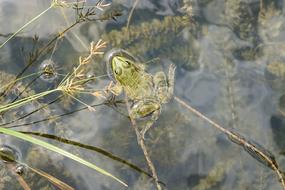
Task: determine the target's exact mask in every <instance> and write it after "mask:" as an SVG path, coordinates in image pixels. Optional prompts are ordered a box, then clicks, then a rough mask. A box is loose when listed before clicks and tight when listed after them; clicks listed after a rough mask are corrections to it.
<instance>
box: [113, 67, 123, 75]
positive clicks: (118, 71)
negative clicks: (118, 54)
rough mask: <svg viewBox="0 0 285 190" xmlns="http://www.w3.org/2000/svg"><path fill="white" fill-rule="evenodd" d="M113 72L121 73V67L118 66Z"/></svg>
mask: <svg viewBox="0 0 285 190" xmlns="http://www.w3.org/2000/svg"><path fill="white" fill-rule="evenodd" d="M115 74H116V75H121V74H122V69H121V68H120V67H118V68H116V69H115Z"/></svg>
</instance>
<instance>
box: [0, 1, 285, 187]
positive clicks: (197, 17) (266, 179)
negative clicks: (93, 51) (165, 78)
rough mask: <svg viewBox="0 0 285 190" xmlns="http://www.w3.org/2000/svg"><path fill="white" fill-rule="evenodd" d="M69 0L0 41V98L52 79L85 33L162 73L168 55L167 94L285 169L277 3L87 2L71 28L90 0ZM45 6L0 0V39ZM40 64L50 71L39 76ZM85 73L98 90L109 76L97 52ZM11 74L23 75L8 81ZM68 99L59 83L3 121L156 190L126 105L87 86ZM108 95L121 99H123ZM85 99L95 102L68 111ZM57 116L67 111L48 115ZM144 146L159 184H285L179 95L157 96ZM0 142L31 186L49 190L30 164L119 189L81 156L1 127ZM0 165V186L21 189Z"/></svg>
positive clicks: (68, 64) (73, 58)
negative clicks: (158, 106)
mask: <svg viewBox="0 0 285 190" xmlns="http://www.w3.org/2000/svg"><path fill="white" fill-rule="evenodd" d="M59 2H62V1H59ZM66 2H67V3H73V4H69V6H66V5H67V4H63V6H62V7H60V6H55V7H52V8H50V9H49V10H47V11H46V12H45V13H44V14H42V15H41V16H40V17H39V18H38V19H36V20H35V21H34V22H32V23H31V24H29V25H27V27H25V28H24V29H23V30H21V31H20V32H19V33H18V34H17V35H16V36H15V37H14V38H12V39H11V40H10V41H8V43H6V44H5V45H4V46H3V47H1V48H0V70H1V71H0V80H1V83H0V84H1V87H2V88H1V105H5V104H8V103H11V102H13V101H15V100H16V99H21V98H24V97H27V96H30V95H31V94H38V93H41V92H44V91H47V90H52V89H54V88H56V87H57V85H58V84H59V83H60V82H61V80H62V79H63V78H64V76H65V75H67V74H68V73H70V72H72V71H73V69H74V68H76V67H77V65H78V64H79V56H86V55H88V53H89V45H90V43H91V41H94V42H95V43H96V42H97V41H98V40H99V39H103V41H106V42H107V47H106V48H105V49H104V52H108V51H110V50H112V49H114V48H119V49H124V50H126V51H128V52H130V53H131V54H132V55H133V56H135V57H136V58H137V59H138V60H139V61H140V62H141V64H144V65H145V67H146V72H148V73H150V74H152V75H155V73H157V72H159V71H164V72H165V73H167V72H168V68H169V65H170V64H175V65H176V67H177V69H176V74H175V85H174V96H175V97H177V98H179V99H182V100H183V101H184V102H185V103H187V104H189V105H191V106H192V107H194V108H196V109H197V110H199V111H200V112H201V113H203V114H204V115H205V116H207V117H208V118H211V119H212V120H213V121H215V122H216V123H218V124H219V125H221V126H222V127H224V128H225V129H228V130H230V131H234V132H235V133H237V134H240V136H242V137H243V138H244V139H246V141H247V142H251V143H252V144H254V145H255V146H256V147H259V148H260V150H262V151H263V152H267V151H269V152H271V154H272V155H273V156H274V157H275V160H276V162H277V163H278V169H279V170H280V171H285V159H284V155H285V153H284V152H285V141H284V136H285V98H284V97H285V96H284V95H285V91H284V84H285V83H284V80H285V55H283V54H284V52H285V51H284V50H285V45H284V44H283V41H284V40H285V33H284V29H285V15H284V11H283V10H284V6H285V4H284V1H283V0H138V1H136V0H114V1H103V4H107V3H111V4H110V5H109V6H107V7H102V10H100V7H99V9H98V8H95V9H94V11H95V12H96V15H91V16H90V17H88V18H89V19H94V20H88V19H85V20H81V21H80V23H76V24H74V26H72V24H73V23H75V22H76V19H77V20H78V18H79V17H78V16H80V13H82V14H81V18H82V15H84V13H86V11H87V10H88V8H91V7H92V6H94V5H96V3H97V1H95V0H87V2H86V4H84V7H83V9H80V6H82V3H79V4H80V6H79V7H77V9H76V7H74V5H76V3H75V2H73V1H66ZM100 2H102V1H100ZM50 5H51V2H50V1H49V0H46V1H40V0H29V1H18V0H0V24H1V26H2V27H0V44H2V43H4V42H5V40H6V39H7V38H8V37H9V36H10V35H12V34H13V33H14V32H16V31H17V30H18V29H19V28H20V27H21V26H23V25H24V24H25V23H27V22H29V21H30V20H31V19H33V18H35V16H37V15H38V14H40V13H41V12H43V11H44V10H46V9H47V8H49V7H50ZM97 5H98V4H97ZM89 10H91V11H92V9H89ZM69 26H72V27H70V28H69ZM66 29H68V30H66ZM65 30H66V31H65ZM63 31H64V33H63ZM59 34H62V35H59ZM55 37H57V38H56V39H55ZM52 39H55V40H54V41H51V40H52ZM46 65H51V67H50V68H49V69H51V70H52V71H55V73H57V74H56V75H53V74H54V73H53V72H51V73H45V74H46V75H44V76H43V74H39V73H40V72H41V71H42V70H43V68H46ZM86 70H87V71H88V72H86V73H84V74H86V76H87V75H88V76H96V79H95V80H92V81H90V82H88V83H87V84H86V86H85V87H87V88H88V89H92V90H94V91H95V90H96V89H104V88H105V87H106V86H108V84H109V83H110V81H111V80H110V79H109V77H108V75H107V71H106V60H105V59H104V56H102V55H98V56H97V57H95V58H94V59H93V60H92V61H91V63H90V64H89V65H88V68H87V69H86ZM86 70H85V71H86ZM22 73H23V74H22ZM33 73H36V74H34V75H31V74H33ZM37 73H38V74H37ZM17 75H18V76H19V75H22V76H28V75H31V76H30V77H26V78H23V79H21V80H19V81H18V82H16V83H12V87H11V88H8V89H6V88H4V87H5V85H6V84H8V83H9V82H11V81H13V80H15V78H16V76H17ZM5 89H6V91H5ZM74 96H75V97H68V96H64V97H62V94H61V93H60V92H55V93H51V94H49V95H47V96H43V97H41V98H39V99H37V100H36V101H31V102H29V103H28V104H25V105H24V106H19V107H16V108H14V109H10V110H8V111H4V112H1V127H12V128H11V129H14V130H18V131H25V132H27V131H29V132H37V133H38V134H42V135H41V136H42V137H40V136H39V135H38V136H35V137H36V138H40V139H41V140H44V141H46V142H49V143H51V144H53V145H56V146H58V147H60V148H62V149H64V150H67V151H68V152H70V153H73V154H75V155H78V156H80V157H82V158H84V159H86V160H88V161H90V162H91V163H94V164H96V165H98V166H100V167H102V168H104V169H106V170H107V171H109V172H110V173H112V174H114V175H115V176H118V177H119V178H120V179H122V180H123V181H124V182H126V183H127V184H128V185H129V189H135V190H146V189H147V190H149V189H156V187H155V183H154V181H153V180H152V178H151V177H149V176H150V175H151V172H150V170H149V168H148V164H147V162H146V160H145V156H144V154H143V151H142V150H141V147H140V146H139V145H138V141H137V138H136V133H135V131H134V129H133V127H132V123H131V122H130V120H129V118H128V111H127V108H126V105H125V104H124V103H117V104H101V103H104V101H105V99H104V98H101V99H100V98H99V97H96V96H92V95H90V94H80V95H79V94H75V95H74ZM115 100H118V101H119V100H122V101H124V96H123V95H119V96H116V97H115ZM86 104H88V105H96V104H99V105H98V106H96V107H95V110H90V109H89V110H88V109H84V110H81V111H77V112H74V113H72V114H71V112H73V111H75V110H78V109H80V108H83V107H85V105H86ZM0 108H1V107H0ZM34 110H38V111H34ZM65 113H70V114H69V115H65V116H60V117H57V118H56V119H54V118H53V119H46V118H49V117H53V116H57V115H63V114H65ZM147 119H149V118H147ZM41 120H44V121H41ZM38 121H41V122H38ZM137 122H138V123H139V124H140V123H143V122H145V120H138V121H137ZM43 134H50V135H54V136H57V137H60V138H61V139H55V137H54V136H53V138H46V137H47V135H46V137H44V135H43ZM63 138H64V139H68V140H71V141H77V142H80V143H81V144H83V145H85V146H84V147H85V148H84V147H80V146H81V145H80V146H78V144H77V145H74V143H73V144H72V143H71V142H65V141H64V140H63ZM145 144H146V147H147V150H148V153H149V155H150V158H151V160H152V162H153V165H154V166H155V169H156V172H157V175H158V179H159V180H160V181H161V186H162V188H163V189H169V190H188V189H189V190H190V189H195V190H202V189H205V190H206V189H243V190H244V189H251V190H252V189H259V190H262V189H266V190H268V189H272V190H279V189H280V190H281V189H283V187H282V184H281V183H280V182H279V179H278V176H277V175H276V172H275V171H273V170H272V169H271V167H270V166H269V167H268V166H266V164H264V160H262V158H261V161H260V160H259V161H258V158H259V157H258V155H257V154H256V153H252V152H251V154H253V155H250V154H249V152H250V151H246V150H245V148H243V147H242V146H239V145H238V144H237V143H234V142H233V141H230V140H229V138H228V137H227V136H226V135H225V134H224V133H222V132H221V131H220V130H218V129H216V128H215V127H213V126H212V125H211V124H209V123H207V122H206V121H204V120H203V119H202V118H201V117H197V116H196V115H195V114H193V112H191V111H189V110H188V109H186V107H185V106H183V105H182V104H181V103H179V102H178V101H176V100H175V99H172V100H171V101H170V102H169V103H166V104H163V105H162V111H161V114H160V116H159V119H158V120H157V121H156V122H155V123H154V125H153V127H152V128H151V129H150V130H149V131H148V132H147V133H146V137H145ZM0 146H1V147H7V146H8V147H10V148H11V149H12V150H13V151H14V152H17V157H18V159H19V160H20V162H21V163H24V164H25V165H27V166H28V167H27V168H26V169H25V171H24V174H22V175H21V177H20V178H22V179H24V180H25V181H26V183H27V184H28V185H29V186H30V188H31V189H57V187H56V186H55V185H53V184H52V183H50V182H49V181H48V180H47V179H46V178H45V177H43V176H41V175H38V174H37V173H35V172H34V171H33V170H32V169H29V167H32V168H36V169H39V170H42V171H44V172H46V173H48V174H50V175H52V176H54V177H56V178H58V179H60V180H62V181H63V182H65V183H67V184H69V185H70V186H72V187H73V188H75V189H80V190H106V189H126V188H125V187H124V186H122V185H121V184H119V183H118V182H116V181H114V180H113V179H111V178H108V177H106V176H104V175H102V174H100V173H98V172H96V171H94V170H92V169H90V168H88V167H86V166H84V165H82V164H79V163H77V162H74V161H72V160H70V159H68V158H65V157H63V156H61V155H59V154H57V153H54V152H52V151H49V150H46V149H44V148H42V147H39V146H37V145H33V144H31V143H29V142H26V141H23V140H19V139H17V138H15V137H11V136H8V135H4V134H1V135H0ZM86 147H87V148H86ZM88 147H89V148H88ZM90 147H92V148H90ZM90 149H93V150H90ZM259 159H260V158H259ZM126 162H127V163H126ZM128 163H132V164H133V165H131V166H130V164H128ZM0 164H1V170H0V175H1V179H0V189H9V190H10V189H11V190H12V189H15V190H16V189H23V186H22V185H21V184H20V182H19V181H20V180H19V176H17V175H16V174H15V172H13V169H11V167H10V166H9V165H10V164H9V163H7V162H5V161H2V162H0ZM144 171H146V172H144Z"/></svg>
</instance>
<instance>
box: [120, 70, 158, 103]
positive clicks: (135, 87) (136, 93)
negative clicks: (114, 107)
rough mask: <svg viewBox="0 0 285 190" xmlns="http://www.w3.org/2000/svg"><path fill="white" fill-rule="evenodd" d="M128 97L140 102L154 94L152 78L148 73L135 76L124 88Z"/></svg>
mask: <svg viewBox="0 0 285 190" xmlns="http://www.w3.org/2000/svg"><path fill="white" fill-rule="evenodd" d="M124 90H125V93H126V95H127V96H128V97H129V98H130V99H132V100H140V99H143V98H145V97H149V96H152V94H153V80H152V76H151V75H149V74H147V73H144V72H143V73H140V75H137V76H133V77H132V78H131V79H130V80H129V81H128V85H125V86H124Z"/></svg>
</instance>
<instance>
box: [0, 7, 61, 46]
mask: <svg viewBox="0 0 285 190" xmlns="http://www.w3.org/2000/svg"><path fill="white" fill-rule="evenodd" d="M55 5H56V4H55V3H52V4H51V5H50V6H49V7H48V8H47V9H46V10H44V11H43V12H41V13H40V14H38V15H37V16H35V17H34V18H33V19H31V20H30V21H29V22H27V23H26V24H24V25H23V26H22V27H21V28H19V29H18V30H17V31H16V32H15V33H13V34H12V35H11V36H10V37H9V38H8V39H7V40H6V41H5V42H4V43H2V44H1V45H0V49H1V48H2V47H3V46H4V45H5V44H6V43H7V42H8V41H10V40H11V39H12V38H13V37H15V36H16V35H17V34H19V33H20V32H21V31H22V30H24V29H25V28H26V27H27V26H28V25H30V24H31V23H32V22H34V21H35V20H37V19H38V18H40V17H41V16H42V15H43V14H45V13H46V12H48V11H49V10H50V9H51V8H53V7H54V6H55Z"/></svg>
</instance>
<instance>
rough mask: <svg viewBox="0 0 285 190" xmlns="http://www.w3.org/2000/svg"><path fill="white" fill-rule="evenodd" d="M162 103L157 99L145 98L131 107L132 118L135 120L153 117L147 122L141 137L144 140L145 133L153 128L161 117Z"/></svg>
mask: <svg viewBox="0 0 285 190" xmlns="http://www.w3.org/2000/svg"><path fill="white" fill-rule="evenodd" d="M160 112H161V109H160V102H159V100H157V99H156V98H145V99H143V100H139V101H137V102H135V103H134V104H133V105H132V107H131V112H130V117H131V118H133V119H141V118H144V117H147V116H151V117H150V120H149V121H147V122H146V125H145V126H144V127H143V129H142V130H141V136H142V138H144V135H145V133H146V132H147V131H148V129H150V128H151V126H152V125H153V123H154V122H155V121H156V120H157V119H158V117H159V115H160Z"/></svg>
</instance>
